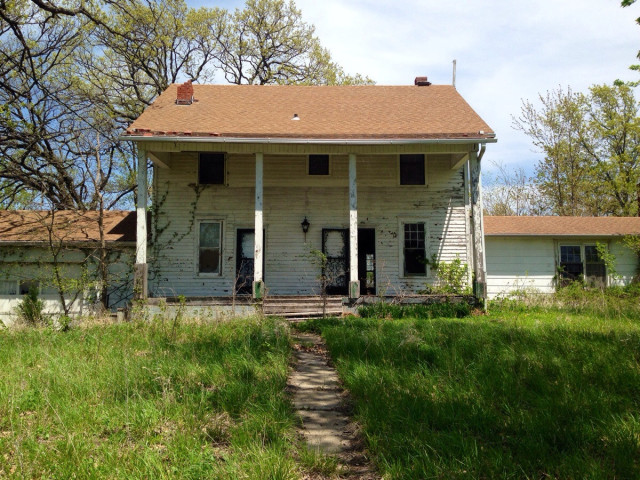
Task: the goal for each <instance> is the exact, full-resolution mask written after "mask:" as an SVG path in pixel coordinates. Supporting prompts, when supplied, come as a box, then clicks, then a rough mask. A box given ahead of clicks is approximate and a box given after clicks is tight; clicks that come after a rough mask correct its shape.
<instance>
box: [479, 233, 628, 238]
mask: <svg viewBox="0 0 640 480" xmlns="http://www.w3.org/2000/svg"><path fill="white" fill-rule="evenodd" d="M625 235H638V234H637V233H486V232H485V234H484V236H485V237H567V238H568V237H591V238H593V237H623V236H625Z"/></svg>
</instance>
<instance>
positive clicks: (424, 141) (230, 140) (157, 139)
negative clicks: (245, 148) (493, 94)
mask: <svg viewBox="0 0 640 480" xmlns="http://www.w3.org/2000/svg"><path fill="white" fill-rule="evenodd" d="M118 140H120V141H125V140H128V141H134V142H142V141H144V142H150V141H151V142H185V143H267V144H277V143H285V144H309V145H311V144H322V145H406V144H429V143H434V144H438V143H453V144H460V143H496V142H497V141H498V139H497V138H496V137H491V138H484V137H483V138H474V137H463V138H423V139H418V138H407V139H361V140H358V139H355V140H354V139H335V138H334V139H323V138H318V139H312V138H273V137H264V138H261V137H257V138H241V137H187V136H184V137H183V136H167V135H162V136H152V135H120V136H119V137H118Z"/></svg>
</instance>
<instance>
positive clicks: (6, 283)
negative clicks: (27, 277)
mask: <svg viewBox="0 0 640 480" xmlns="http://www.w3.org/2000/svg"><path fill="white" fill-rule="evenodd" d="M17 294H18V282H17V281H16V280H0V295H17Z"/></svg>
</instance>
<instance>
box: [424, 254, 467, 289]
mask: <svg viewBox="0 0 640 480" xmlns="http://www.w3.org/2000/svg"><path fill="white" fill-rule="evenodd" d="M431 266H432V268H433V269H434V270H435V272H436V277H437V282H436V285H435V286H434V287H433V288H432V292H433V293H445V294H454V295H467V294H469V293H471V289H470V287H469V284H468V282H467V280H468V278H469V266H468V265H467V264H466V263H463V262H462V260H460V257H458V256H456V258H455V259H454V260H452V261H450V262H439V261H437V260H436V259H435V258H433V259H432V260H431Z"/></svg>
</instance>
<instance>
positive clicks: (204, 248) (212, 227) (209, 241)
mask: <svg viewBox="0 0 640 480" xmlns="http://www.w3.org/2000/svg"><path fill="white" fill-rule="evenodd" d="M221 257H222V223H221V222H200V235H199V242H198V272H199V273H217V274H219V273H220V271H221V270H220V264H221V261H220V259H221Z"/></svg>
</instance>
